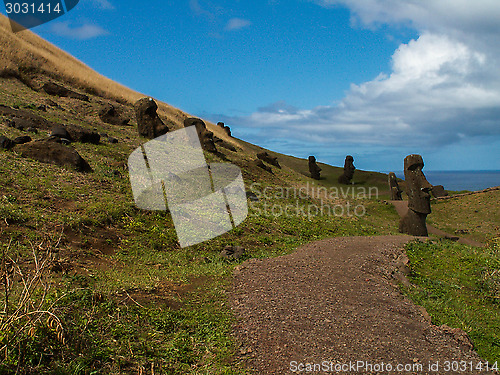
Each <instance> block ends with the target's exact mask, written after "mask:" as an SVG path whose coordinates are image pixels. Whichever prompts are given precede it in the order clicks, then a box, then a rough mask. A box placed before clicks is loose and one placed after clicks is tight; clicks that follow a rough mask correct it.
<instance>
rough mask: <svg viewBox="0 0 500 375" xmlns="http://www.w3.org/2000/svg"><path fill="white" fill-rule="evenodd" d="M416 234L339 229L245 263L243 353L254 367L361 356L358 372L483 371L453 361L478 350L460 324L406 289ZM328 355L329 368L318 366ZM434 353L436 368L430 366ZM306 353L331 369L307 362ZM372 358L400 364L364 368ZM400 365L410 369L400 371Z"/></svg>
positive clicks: (274, 369) (236, 300)
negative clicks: (437, 322) (450, 365)
mask: <svg viewBox="0 0 500 375" xmlns="http://www.w3.org/2000/svg"><path fill="white" fill-rule="evenodd" d="M411 239H412V237H409V236H381V237H339V238H333V239H329V240H324V241H319V242H315V243H311V244H308V245H306V246H303V247H301V248H299V249H298V250H297V251H295V252H294V253H292V254H289V255H286V256H283V257H279V258H271V259H264V260H257V259H251V260H249V261H247V262H245V263H243V264H242V265H241V266H239V267H238V268H237V269H236V271H235V275H234V283H233V286H232V289H231V291H230V293H229V300H230V303H231V307H232V309H233V311H234V313H235V315H236V317H237V318H238V321H237V323H236V324H235V327H234V331H235V334H236V336H237V337H238V339H239V340H240V341H241V343H242V346H241V350H240V354H241V357H242V358H243V359H244V361H246V362H247V364H248V365H249V367H251V368H252V369H254V373H255V374H288V373H336V371H335V370H336V369H337V370H343V371H337V373H344V374H352V373H356V371H353V369H354V367H353V366H357V365H358V364H359V365H360V368H359V369H357V370H359V371H357V372H359V373H373V374H375V373H377V374H388V373H392V374H396V373H400V374H434V375H435V374H458V373H461V374H479V372H478V371H465V372H453V371H446V369H445V366H446V363H445V361H453V360H457V361H462V360H463V361H472V363H473V364H474V365H475V364H477V363H479V362H480V361H481V359H480V358H479V357H478V355H477V354H476V353H475V352H474V351H473V350H472V347H471V345H470V343H469V341H468V339H467V337H466V336H465V334H464V333H463V332H461V331H459V330H452V329H450V328H446V327H441V328H438V327H436V326H433V325H431V324H430V322H429V318H428V316H427V314H426V312H425V311H424V310H423V309H421V308H419V307H418V306H415V305H414V304H413V303H412V302H411V301H409V300H408V299H407V298H405V297H404V296H403V295H402V294H401V292H400V290H399V288H398V285H397V281H396V279H395V278H394V276H398V275H397V274H398V273H397V272H396V273H394V271H395V270H397V269H399V268H400V266H401V264H402V263H403V260H404V258H405V254H404V250H403V245H404V243H406V242H407V241H409V240H411ZM293 361H296V362H293ZM323 361H326V362H324V363H323V365H325V366H327V367H328V368H326V367H324V368H321V367H319V365H321V364H322V362H323ZM358 361H364V363H363V365H361V362H358ZM437 361H439V371H429V368H428V367H429V362H431V363H436V362H437ZM307 362H309V363H315V364H318V366H317V367H316V370H325V369H327V370H328V371H316V372H312V371H307V369H308V368H307V367H300V364H301V363H302V364H304V365H305V364H306V363H307ZM365 363H369V364H371V365H372V366H375V365H378V366H382V363H383V364H384V365H383V366H385V369H386V370H387V364H390V365H391V366H392V367H393V370H392V371H391V372H388V371H378V370H382V368H380V367H378V368H373V370H372V371H363V370H366V368H367V367H365V366H366V365H365ZM398 365H403V366H405V365H406V366H408V368H407V369H408V370H410V371H397V367H396V366H398ZM420 365H421V366H422V368H421V369H420V368H419V366H420ZM332 366H333V367H332ZM335 366H337V368H336V367H335ZM338 366H343V369H342V368H340V367H338ZM301 369H302V370H303V371H302V372H301V371H300V370H301ZM294 370H296V371H294ZM309 370H311V368H309ZM483 374H486V372H483Z"/></svg>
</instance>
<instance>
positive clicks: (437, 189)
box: [432, 185, 448, 198]
mask: <svg viewBox="0 0 500 375" xmlns="http://www.w3.org/2000/svg"><path fill="white" fill-rule="evenodd" d="M432 195H434V198H441V197H447V196H448V192H447V191H446V190H444V186H443V185H434V186H433V187H432Z"/></svg>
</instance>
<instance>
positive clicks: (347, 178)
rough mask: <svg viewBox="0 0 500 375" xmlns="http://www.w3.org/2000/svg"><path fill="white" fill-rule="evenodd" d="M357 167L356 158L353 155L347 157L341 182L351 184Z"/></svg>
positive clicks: (340, 178) (340, 177)
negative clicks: (355, 164)
mask: <svg viewBox="0 0 500 375" xmlns="http://www.w3.org/2000/svg"><path fill="white" fill-rule="evenodd" d="M355 170H356V167H355V166H354V158H353V157H352V156H351V155H347V156H346V157H345V163H344V173H343V174H342V175H341V176H339V179H338V181H339V183H340V184H344V185H350V184H351V180H352V176H354V171H355Z"/></svg>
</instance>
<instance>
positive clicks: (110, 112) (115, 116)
mask: <svg viewBox="0 0 500 375" xmlns="http://www.w3.org/2000/svg"><path fill="white" fill-rule="evenodd" d="M98 115H99V118H100V119H101V120H102V121H103V122H105V123H106V124H111V125H128V123H129V121H130V119H128V118H125V117H123V116H122V115H121V114H120V112H119V111H118V110H117V109H116V107H115V106H113V105H112V104H106V105H105V106H104V107H103V108H101V109H100V110H99V113H98Z"/></svg>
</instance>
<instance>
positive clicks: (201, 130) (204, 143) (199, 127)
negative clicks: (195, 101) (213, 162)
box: [184, 117, 217, 154]
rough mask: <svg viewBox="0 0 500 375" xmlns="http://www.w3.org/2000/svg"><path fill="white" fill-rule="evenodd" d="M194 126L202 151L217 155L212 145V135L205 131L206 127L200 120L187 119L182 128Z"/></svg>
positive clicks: (213, 144)
mask: <svg viewBox="0 0 500 375" xmlns="http://www.w3.org/2000/svg"><path fill="white" fill-rule="evenodd" d="M189 126H196V131H197V132H198V137H199V138H200V143H201V147H203V149H204V150H206V151H209V152H212V153H214V154H216V153H217V148H216V147H215V143H214V133H212V132H211V131H209V130H208V129H207V126H206V125H205V123H204V122H203V120H202V119H199V118H195V117H189V118H187V119H185V120H184V127H185V128H187V127H189Z"/></svg>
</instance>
